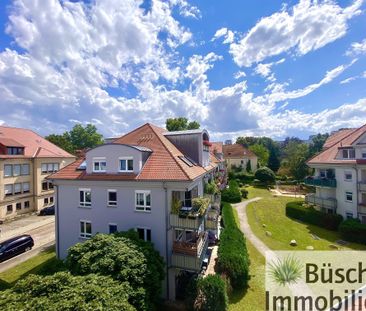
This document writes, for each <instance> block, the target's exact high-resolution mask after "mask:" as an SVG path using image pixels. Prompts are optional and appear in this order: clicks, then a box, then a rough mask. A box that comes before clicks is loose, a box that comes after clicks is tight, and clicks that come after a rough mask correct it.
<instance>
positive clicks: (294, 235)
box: [229, 187, 366, 311]
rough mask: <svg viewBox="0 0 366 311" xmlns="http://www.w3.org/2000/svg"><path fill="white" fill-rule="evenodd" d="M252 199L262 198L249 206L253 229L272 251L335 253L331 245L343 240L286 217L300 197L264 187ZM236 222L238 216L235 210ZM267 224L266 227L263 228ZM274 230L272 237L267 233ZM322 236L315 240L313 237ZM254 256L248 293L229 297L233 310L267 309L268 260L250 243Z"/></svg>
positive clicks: (251, 189) (253, 192)
mask: <svg viewBox="0 0 366 311" xmlns="http://www.w3.org/2000/svg"><path fill="white" fill-rule="evenodd" d="M248 190H249V195H248V199H252V198H255V197H262V200H260V201H258V202H253V203H251V204H249V205H248V207H247V214H248V220H249V223H250V226H251V228H252V230H253V232H254V233H255V234H256V236H257V237H258V238H260V239H261V240H262V241H263V242H264V243H265V244H266V245H267V246H268V247H269V248H271V249H274V250H289V249H291V250H294V249H295V250H304V249H305V248H306V246H309V245H311V246H313V247H314V249H315V250H331V248H330V247H329V245H330V244H335V241H336V240H339V239H340V237H339V234H338V233H337V232H333V231H329V230H326V229H322V228H319V227H316V226H312V225H306V224H303V223H300V222H298V221H296V220H292V219H289V218H287V217H286V214H285V207H286V203H288V202H291V201H295V200H296V201H298V200H300V199H299V198H288V197H274V196H273V195H272V194H271V192H270V191H268V190H267V189H263V188H254V187H249V188H248ZM234 215H235V216H236V221H237V222H238V221H239V220H238V218H237V213H236V211H235V210H234ZM263 224H265V225H266V227H265V228H264V227H263ZM266 231H270V232H271V233H272V236H271V237H268V236H267V235H266V234H265V232H266ZM311 233H312V234H315V235H317V236H318V237H320V238H321V239H320V240H314V239H313V237H312V236H311V235H310V234H311ZM291 239H295V240H296V241H297V242H298V246H297V247H292V246H290V245H289V243H290V240H291ZM247 247H248V252H249V257H250V276H251V278H250V281H249V286H248V288H247V289H246V290H245V291H241V292H233V293H232V294H231V295H230V297H229V303H230V305H229V310H230V311H242V310H243V311H258V310H264V309H265V258H264V257H263V256H262V255H261V254H260V253H259V252H258V251H257V250H256V248H255V247H254V246H253V245H252V244H251V243H250V242H249V241H248V240H247ZM342 249H362V250H364V249H366V245H360V244H355V243H351V244H349V245H347V247H342Z"/></svg>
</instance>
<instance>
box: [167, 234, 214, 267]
mask: <svg viewBox="0 0 366 311" xmlns="http://www.w3.org/2000/svg"><path fill="white" fill-rule="evenodd" d="M207 247H208V234H207V232H202V233H200V234H199V235H198V236H197V240H196V241H174V242H173V254H172V266H173V267H177V268H182V269H187V270H193V271H200V270H201V267H202V261H203V259H204V257H205V254H206V251H207Z"/></svg>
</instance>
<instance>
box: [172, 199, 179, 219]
mask: <svg viewBox="0 0 366 311" xmlns="http://www.w3.org/2000/svg"><path fill="white" fill-rule="evenodd" d="M181 207H182V201H181V200H179V199H178V198H173V199H172V206H171V213H172V214H175V215H178V214H179V212H180V209H181Z"/></svg>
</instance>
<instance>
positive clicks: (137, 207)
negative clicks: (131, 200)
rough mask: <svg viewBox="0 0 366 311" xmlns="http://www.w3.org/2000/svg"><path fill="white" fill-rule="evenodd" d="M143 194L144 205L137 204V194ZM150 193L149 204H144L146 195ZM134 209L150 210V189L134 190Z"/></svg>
mask: <svg viewBox="0 0 366 311" xmlns="http://www.w3.org/2000/svg"><path fill="white" fill-rule="evenodd" d="M138 194H143V196H144V205H138V204H137V195H138ZM147 195H150V205H147V204H146V197H147ZM135 211H137V212H148V213H150V212H151V191H150V190H135Z"/></svg>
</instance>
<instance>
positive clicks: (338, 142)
mask: <svg viewBox="0 0 366 311" xmlns="http://www.w3.org/2000/svg"><path fill="white" fill-rule="evenodd" d="M363 127H366V124H364V125H362V126H361V127H359V128H356V129H353V130H351V131H350V132H349V133H348V134H347V135H346V136H345V137H343V138H342V139H340V140H338V141H337V142H335V143H334V144H333V145H330V146H329V147H328V148H327V149H325V150H322V151H321V152H318V153H317V154H315V155H314V156H312V157H311V158H310V159H309V160H307V161H306V163H308V162H310V161H311V160H313V159H315V158H316V157H317V156H320V155H321V154H323V153H324V152H326V151H328V150H329V149H331V148H333V147H335V146H336V145H337V144H340V143H341V141H343V140H345V139H346V138H348V137H350V136H351V135H352V134H354V133H355V132H356V131H358V130H359V129H361V128H363ZM361 135H362V134H360V136H361ZM360 136H358V137H357V138H356V139H355V140H357V139H358V138H359V137H360ZM353 142H354V141H353ZM353 142H352V143H353Z"/></svg>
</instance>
